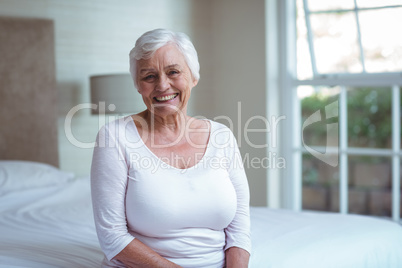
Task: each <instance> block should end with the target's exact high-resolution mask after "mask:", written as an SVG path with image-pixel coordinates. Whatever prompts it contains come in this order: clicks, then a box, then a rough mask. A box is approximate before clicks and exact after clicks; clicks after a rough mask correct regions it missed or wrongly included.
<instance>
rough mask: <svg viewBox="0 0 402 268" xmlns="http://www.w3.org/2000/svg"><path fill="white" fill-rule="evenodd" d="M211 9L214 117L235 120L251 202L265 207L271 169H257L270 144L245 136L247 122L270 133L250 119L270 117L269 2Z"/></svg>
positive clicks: (218, 4)
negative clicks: (267, 69) (267, 78)
mask: <svg viewBox="0 0 402 268" xmlns="http://www.w3.org/2000/svg"><path fill="white" fill-rule="evenodd" d="M212 10H213V11H212V14H213V19H212V22H213V31H212V33H213V47H214V50H213V52H214V53H213V55H214V56H213V59H212V60H213V62H214V64H213V66H214V68H213V74H212V79H213V92H214V94H213V96H214V98H213V100H214V106H215V110H214V114H215V115H228V116H229V117H230V118H231V119H232V120H233V123H234V133H235V135H236V137H237V141H238V144H239V147H240V151H241V153H242V155H243V159H246V162H245V168H246V172H247V177H248V180H249V184H250V190H251V193H252V200H251V203H252V204H253V205H266V200H267V199H266V198H267V197H266V190H267V184H266V182H267V170H266V169H265V168H263V167H261V165H260V164H258V162H259V161H260V160H262V159H263V158H264V157H266V151H267V149H266V148H258V147H262V146H263V145H265V144H266V133H265V132H259V133H252V132H249V133H245V132H244V129H245V126H246V123H247V121H248V120H252V121H250V125H249V127H248V128H249V129H264V128H266V125H265V124H264V123H263V121H262V120H259V119H252V118H256V116H262V117H266V115H265V113H266V105H267V103H266V81H265V1H264V0H252V1H242V0H220V1H214V2H213V8H212ZM239 104H240V105H241V107H239ZM218 121H220V122H222V123H225V120H218ZM253 159H254V160H255V161H254V160H253ZM252 161H254V162H253V163H252ZM265 163H266V162H265Z"/></svg>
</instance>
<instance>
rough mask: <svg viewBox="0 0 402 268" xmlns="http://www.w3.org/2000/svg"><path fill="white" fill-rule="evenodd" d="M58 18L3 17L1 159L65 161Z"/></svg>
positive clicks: (0, 26) (0, 35) (0, 22)
mask: <svg viewBox="0 0 402 268" xmlns="http://www.w3.org/2000/svg"><path fill="white" fill-rule="evenodd" d="M53 28H54V27H53V21H51V20H45V19H26V18H23V19H21V18H4V17H3V18H1V17H0V159H1V160H5V159H8V160H29V161H37V162H43V163H48V164H51V165H54V166H58V165H59V160H58V159H59V157H58V141H57V95H56V93H57V92H56V81H55V60H54V29H53Z"/></svg>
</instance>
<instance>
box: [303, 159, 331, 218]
mask: <svg viewBox="0 0 402 268" xmlns="http://www.w3.org/2000/svg"><path fill="white" fill-rule="evenodd" d="M302 159H303V175H302V176H303V189H302V190H303V193H302V196H303V203H302V204H303V209H308V210H321V211H339V209H337V208H336V206H335V207H332V204H331V200H332V199H338V200H339V191H338V188H339V168H338V167H332V166H330V165H328V164H326V163H324V162H322V161H320V160H318V159H317V158H315V157H313V156H312V155H310V154H304V155H303V158H302ZM338 203H339V202H338ZM337 207H338V208H339V205H338V206H337Z"/></svg>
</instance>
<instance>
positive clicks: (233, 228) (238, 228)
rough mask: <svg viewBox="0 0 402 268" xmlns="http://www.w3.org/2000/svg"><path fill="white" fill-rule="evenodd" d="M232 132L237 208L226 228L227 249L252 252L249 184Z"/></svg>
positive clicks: (230, 156)
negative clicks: (240, 249)
mask: <svg viewBox="0 0 402 268" xmlns="http://www.w3.org/2000/svg"><path fill="white" fill-rule="evenodd" d="M230 134H231V139H230V140H231V142H230V146H229V147H230V148H229V151H230V153H229V154H230V155H229V159H231V163H230V165H229V168H228V171H229V176H230V179H231V181H232V183H233V186H234V188H235V191H236V196H237V210H236V214H235V217H234V219H233V220H232V222H231V223H230V224H229V225H228V227H227V228H226V229H225V234H226V245H225V250H226V249H228V248H230V247H239V248H242V249H244V250H246V251H248V252H249V253H251V235H250V192H249V186H248V182H247V177H246V173H245V171H244V167H243V162H242V158H241V154H240V151H239V148H238V146H237V142H236V139H235V137H234V136H233V134H232V133H231V132H230Z"/></svg>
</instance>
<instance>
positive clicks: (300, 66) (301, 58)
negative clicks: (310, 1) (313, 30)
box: [296, 0, 313, 80]
mask: <svg viewBox="0 0 402 268" xmlns="http://www.w3.org/2000/svg"><path fill="white" fill-rule="evenodd" d="M296 4H297V22H296V24H297V25H296V29H297V44H296V49H297V78H298V79H300V80H303V79H309V78H312V77H313V69H312V68H311V57H310V50H309V45H308V39H307V27H306V18H305V14H304V8H303V0H297V3H296Z"/></svg>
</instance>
